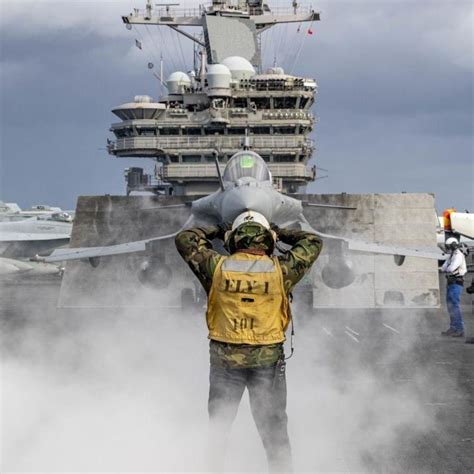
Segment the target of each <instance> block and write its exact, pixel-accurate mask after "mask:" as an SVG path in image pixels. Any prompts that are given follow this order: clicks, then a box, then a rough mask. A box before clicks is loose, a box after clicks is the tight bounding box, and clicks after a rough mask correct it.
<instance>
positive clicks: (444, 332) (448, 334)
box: [441, 328, 456, 336]
mask: <svg viewBox="0 0 474 474" xmlns="http://www.w3.org/2000/svg"><path fill="white" fill-rule="evenodd" d="M453 332H456V331H455V330H454V329H451V328H449V329H448V330H447V331H443V332H442V333H441V335H442V336H451V334H453Z"/></svg>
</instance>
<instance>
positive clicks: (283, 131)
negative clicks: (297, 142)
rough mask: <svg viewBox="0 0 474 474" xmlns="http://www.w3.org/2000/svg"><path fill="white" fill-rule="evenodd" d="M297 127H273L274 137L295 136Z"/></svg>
mask: <svg viewBox="0 0 474 474" xmlns="http://www.w3.org/2000/svg"><path fill="white" fill-rule="evenodd" d="M295 130H296V129H295V127H273V134H274V135H294V134H295Z"/></svg>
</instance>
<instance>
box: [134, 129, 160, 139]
mask: <svg viewBox="0 0 474 474" xmlns="http://www.w3.org/2000/svg"><path fill="white" fill-rule="evenodd" d="M137 133H138V135H140V136H142V137H155V136H156V128H137Z"/></svg>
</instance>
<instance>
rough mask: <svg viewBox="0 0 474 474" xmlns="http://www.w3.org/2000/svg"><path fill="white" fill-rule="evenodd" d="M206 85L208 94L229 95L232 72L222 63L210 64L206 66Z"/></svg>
mask: <svg viewBox="0 0 474 474" xmlns="http://www.w3.org/2000/svg"><path fill="white" fill-rule="evenodd" d="M206 76H207V87H208V88H209V95H229V94H230V81H231V79H232V74H231V72H230V70H229V68H228V67H227V66H224V65H223V64H210V65H209V66H208V67H207V75H206Z"/></svg>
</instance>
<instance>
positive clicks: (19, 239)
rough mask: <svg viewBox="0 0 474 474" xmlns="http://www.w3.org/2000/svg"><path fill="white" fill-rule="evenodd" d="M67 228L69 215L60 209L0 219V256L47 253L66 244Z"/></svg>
mask: <svg viewBox="0 0 474 474" xmlns="http://www.w3.org/2000/svg"><path fill="white" fill-rule="evenodd" d="M18 216H19V215H17V217H18ZM18 219H20V218H18ZM71 231H72V217H71V216H70V215H69V214H68V213H66V212H63V211H61V210H59V211H55V212H51V211H49V212H40V214H38V215H36V217H25V216H23V217H22V218H21V220H15V219H8V220H4V221H2V222H0V256H2V257H8V258H30V257H32V256H34V255H35V254H36V253H38V252H50V251H51V250H53V249H55V248H58V247H60V246H64V245H66V244H67V243H68V242H69V239H70V237H71Z"/></svg>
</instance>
